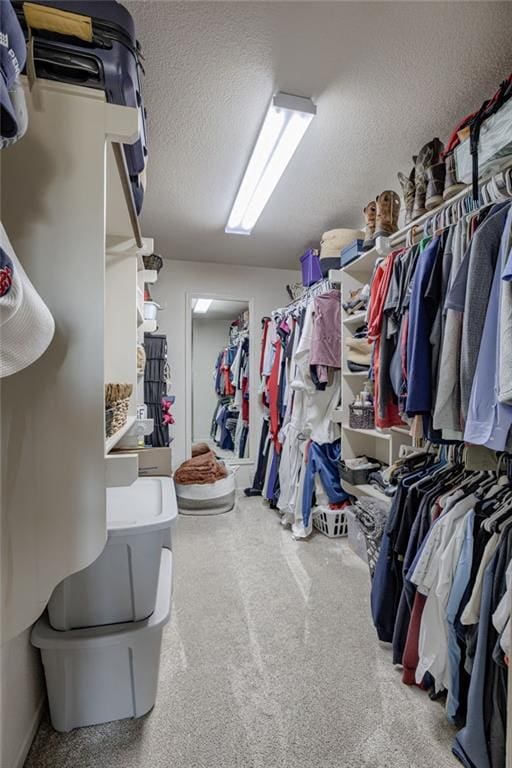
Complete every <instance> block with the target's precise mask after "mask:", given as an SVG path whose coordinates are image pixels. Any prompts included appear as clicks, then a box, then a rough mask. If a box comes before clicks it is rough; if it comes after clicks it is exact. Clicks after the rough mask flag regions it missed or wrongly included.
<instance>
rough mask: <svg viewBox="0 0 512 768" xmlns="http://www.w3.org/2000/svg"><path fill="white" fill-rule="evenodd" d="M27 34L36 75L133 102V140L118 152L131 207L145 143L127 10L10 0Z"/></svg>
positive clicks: (107, 2) (68, 0)
mask: <svg viewBox="0 0 512 768" xmlns="http://www.w3.org/2000/svg"><path fill="white" fill-rule="evenodd" d="M13 5H14V7H15V9H16V13H17V14H18V18H19V20H20V22H21V24H22V27H23V29H24V31H25V34H26V36H27V39H28V30H29V27H30V30H31V32H32V38H33V50H34V64H35V71H36V75H37V76H38V77H42V78H46V79H48V80H58V81H60V82H66V83H73V84H75V85H83V86H85V87H88V88H96V89H99V90H103V91H104V92H105V96H106V99H107V101H108V102H109V103H112V104H120V105H122V106H128V107H135V108H136V109H137V110H138V114H139V139H138V140H137V141H136V142H135V143H134V144H125V145H124V152H125V157H126V164H127V167H128V173H129V174H130V178H131V183H132V191H133V196H134V201H135V205H136V208H137V211H138V212H139V213H140V209H141V208H142V200H143V196H144V188H143V184H142V180H141V179H140V178H139V175H140V174H141V173H142V172H143V171H144V168H145V166H146V160H147V154H148V148H147V134H146V111H145V109H144V103H143V99H142V92H141V86H140V72H143V71H144V70H143V68H142V59H143V55H142V51H141V48H140V45H139V43H138V41H137V39H136V37H135V26H134V23H133V19H132V17H131V15H130V13H129V12H128V11H127V10H126V8H124V7H123V6H122V5H121V4H120V3H118V2H117V1H116V0H36V2H22V1H21V0H15V2H14V3H13Z"/></svg>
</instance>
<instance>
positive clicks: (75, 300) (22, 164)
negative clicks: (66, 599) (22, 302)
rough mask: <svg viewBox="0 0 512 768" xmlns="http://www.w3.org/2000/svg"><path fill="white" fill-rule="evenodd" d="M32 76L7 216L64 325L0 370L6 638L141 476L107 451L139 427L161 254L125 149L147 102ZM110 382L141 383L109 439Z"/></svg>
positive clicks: (94, 541) (7, 175)
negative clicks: (26, 359)
mask: <svg viewBox="0 0 512 768" xmlns="http://www.w3.org/2000/svg"><path fill="white" fill-rule="evenodd" d="M22 80H23V83H24V87H25V94H26V100H27V109H28V116H29V120H28V130H27V133H26V135H25V136H24V137H23V139H22V140H21V141H19V142H17V143H16V144H14V145H13V146H11V147H7V148H5V149H4V150H2V173H1V180H0V181H1V185H2V190H1V191H2V222H3V224H4V226H5V229H6V231H7V233H8V236H9V238H10V240H11V242H12V245H13V247H14V250H15V251H16V253H17V256H18V258H19V259H20V262H21V263H22V265H23V267H24V269H25V270H26V272H27V274H28V276H29V278H30V279H31V281H32V283H33V284H34V286H35V288H36V290H37V291H38V292H39V293H40V294H41V296H42V298H43V299H44V301H45V302H46V304H47V306H48V307H49V309H50V311H51V313H52V315H53V317H54V319H55V326H56V330H55V336H54V339H53V341H52V343H51V344H50V346H49V348H48V350H47V351H46V352H45V353H44V354H43V355H42V356H41V358H40V359H39V360H38V361H36V363H34V364H33V365H32V366H30V367H28V368H27V369H25V370H23V371H20V372H19V373H17V374H16V375H14V376H11V377H8V378H7V379H3V380H2V387H1V408H2V416H3V419H4V422H5V423H3V425H2V446H1V447H2V450H1V460H2V476H3V477H4V478H5V482H4V483H3V484H2V485H3V487H2V500H1V508H2V523H1V535H0V539H1V556H0V560H1V569H2V574H1V578H0V582H1V589H2V592H1V619H0V625H1V629H2V635H1V642H5V641H7V640H9V639H11V638H13V637H15V636H16V635H19V634H20V632H22V631H23V630H25V629H26V628H27V627H29V626H30V625H31V624H33V622H34V621H35V620H36V619H37V618H38V616H40V614H41V612H42V611H43V609H44V607H45V605H46V604H47V602H48V599H49V597H50V595H51V593H52V591H53V589H54V588H55V586H56V585H57V584H58V583H59V582H60V581H62V580H63V579H64V578H66V577H67V576H69V575H70V574H71V573H74V572H76V571H79V570H81V569H83V568H85V567H87V566H88V565H90V563H91V562H93V561H94V560H95V559H96V558H97V557H98V555H99V554H100V552H101V550H102V549H103V547H104V545H105V541H106V536H107V526H106V487H107V486H110V485H129V484H130V483H132V482H133V481H134V480H135V479H136V478H137V476H138V458H137V456H136V455H129V454H125V455H123V454H112V453H111V451H112V448H113V447H115V445H116V444H117V443H118V442H120V441H121V440H122V438H123V437H125V436H127V435H128V434H129V432H130V430H132V429H133V428H134V425H135V417H136V404H137V370H136V343H137V333H138V330H137V286H138V277H137V275H138V270H139V269H143V264H142V258H141V255H142V254H143V253H146V252H152V250H153V243H152V241H151V240H145V239H144V238H142V237H141V233H140V228H139V222H138V219H137V215H136V211H135V206H134V203H133V198H132V196H131V187H130V183H129V177H128V172H127V169H126V163H125V161H124V153H123V152H122V147H121V145H122V144H125V143H130V142H131V141H134V140H135V139H136V138H137V136H138V114H137V110H136V109H131V108H127V107H120V106H117V105H113V104H107V103H106V101H105V95H104V93H103V92H102V91H96V90H93V89H90V88H82V87H79V86H72V85H66V84H62V83H57V82H50V81H45V80H37V81H36V82H35V83H34V86H33V88H32V90H29V88H28V85H27V83H26V80H25V78H22ZM20 179H23V184H20V183H19V181H20ZM148 279H152V276H151V275H148ZM109 381H112V382H118V383H131V384H132V385H133V388H134V393H133V395H132V397H131V399H130V403H129V410H128V422H127V424H126V425H125V426H124V427H123V428H122V429H121V430H119V431H118V432H117V433H116V434H115V435H113V436H112V437H110V438H109V439H108V440H106V439H105V383H107V382H109Z"/></svg>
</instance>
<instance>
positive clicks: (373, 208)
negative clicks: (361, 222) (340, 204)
mask: <svg viewBox="0 0 512 768" xmlns="http://www.w3.org/2000/svg"><path fill="white" fill-rule="evenodd" d="M363 213H364V217H365V219H366V228H365V235H364V242H363V251H369V250H370V249H371V248H373V246H374V245H375V221H376V218H377V203H376V202H375V200H370V202H369V203H368V205H367V206H366V208H363Z"/></svg>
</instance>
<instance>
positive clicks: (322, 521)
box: [313, 507, 347, 539]
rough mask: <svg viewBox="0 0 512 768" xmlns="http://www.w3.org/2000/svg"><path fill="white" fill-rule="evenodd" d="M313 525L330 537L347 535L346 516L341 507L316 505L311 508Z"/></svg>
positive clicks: (335, 537)
mask: <svg viewBox="0 0 512 768" xmlns="http://www.w3.org/2000/svg"><path fill="white" fill-rule="evenodd" d="M313 525H314V527H315V528H317V530H319V531H321V532H322V533H325V535H326V536H329V538H330V539H337V538H339V537H340V536H346V535H347V517H346V514H345V510H343V509H329V507H317V508H316V509H314V510H313Z"/></svg>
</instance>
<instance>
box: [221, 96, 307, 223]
mask: <svg viewBox="0 0 512 768" xmlns="http://www.w3.org/2000/svg"><path fill="white" fill-rule="evenodd" d="M315 115H316V106H315V105H314V104H313V102H312V101H311V99H306V98H303V97H302V96H291V95H290V94H287V93H277V94H276V95H275V96H274V97H273V99H272V101H271V103H270V107H269V108H268V111H267V114H266V115H265V119H264V121H263V125H262V127H261V131H260V134H259V136H258V139H257V141H256V145H255V147H254V149H253V152H252V155H251V159H250V160H249V164H248V166H247V168H246V171H245V174H244V177H243V179H242V183H241V184H240V189H239V190H238V194H237V196H236V199H235V202H234V204H233V208H232V209H231V213H230V216H229V220H228V223H227V225H226V229H225V231H226V232H227V233H228V234H238V235H250V234H251V231H252V229H253V227H254V225H255V224H256V222H257V221H258V219H259V217H260V214H261V212H262V211H263V209H264V207H265V206H266V204H267V202H268V200H269V198H270V195H271V194H272V192H273V191H274V189H275V188H276V185H277V182H278V181H279V179H280V178H281V176H282V175H283V173H284V171H285V169H286V166H287V165H288V163H289V162H290V160H291V158H292V156H293V154H294V152H295V150H296V149H297V147H298V146H299V144H300V142H301V139H302V137H303V136H304V134H305V133H306V131H307V129H308V126H309V124H310V123H311V121H312V119H313V118H314V116H315Z"/></svg>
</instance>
